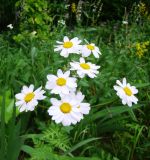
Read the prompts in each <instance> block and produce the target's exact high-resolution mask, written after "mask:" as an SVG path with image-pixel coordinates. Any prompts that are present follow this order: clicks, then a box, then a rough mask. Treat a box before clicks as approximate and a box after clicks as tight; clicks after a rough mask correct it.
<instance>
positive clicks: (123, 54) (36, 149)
mask: <svg viewBox="0 0 150 160" xmlns="http://www.w3.org/2000/svg"><path fill="white" fill-rule="evenodd" d="M93 3H94V4H96V1H95V2H93ZM113 3H117V4H116V5H115V6H118V2H117V1H114V2H112V5H113ZM17 5H18V6H22V3H20V4H17ZM88 5H89V4H88ZM48 6H51V8H49V7H48ZM52 6H53V8H52ZM57 6H58V4H56V3H55V2H54V3H51V4H50V3H48V1H40V2H39V1H36V2H35V1H34V0H30V1H29V0H26V1H24V2H23V10H22V11H21V17H20V22H21V23H20V31H19V32H17V35H16V39H15V36H14V33H15V32H8V33H5V34H3V35H0V52H1V53H0V68H1V69H0V93H2V92H3V91H4V88H5V87H6V88H7V89H6V91H5V96H0V102H1V103H3V104H2V107H1V109H0V118H1V122H0V155H1V157H2V160H4V159H6V160H7V159H8V160H16V159H17V157H18V155H19V152H20V148H21V151H22V152H20V159H26V160H46V159H47V160H49V159H50V160H53V159H54V160H67V159H68V160H74V159H75V160H82V159H83V160H88V159H90V160H119V159H120V160H132V159H139V160H143V159H149V158H150V155H149V150H150V129H149V124H150V123H149V116H148V115H149V114H150V110H149V102H150V82H149V73H150V63H149V47H147V50H148V51H147V54H143V56H142V57H141V58H139V57H138V56H137V50H136V48H135V45H136V44H137V43H140V44H141V43H143V42H146V41H149V36H148V35H150V21H149V20H148V16H147V17H144V18H142V15H140V16H141V21H136V17H138V16H139V15H138V13H135V12H134V11H133V12H131V14H132V15H128V22H129V24H122V22H121V21H120V22H115V23H114V22H109V23H106V24H103V25H101V26H99V27H95V25H96V23H98V19H97V18H96V14H94V16H93V17H94V18H93V19H92V16H91V15H90V10H87V9H85V11H86V12H87V14H88V16H89V21H92V20H93V22H92V23H93V27H88V28H81V27H80V28H77V29H76V30H74V31H73V32H68V30H66V28H65V26H64V27H61V26H58V27H54V25H52V24H53V22H54V19H55V18H56V17H57V16H58V17H59V15H56V17H55V18H54V17H53V16H51V14H49V13H55V9H54V8H55V7H56V8H57ZM63 7H64V6H61V9H60V8H59V7H58V10H56V13H57V14H58V12H59V9H60V10H61V11H62V12H63V11H64V10H63ZM89 7H90V6H89ZM136 7H137V6H136ZM91 8H92V7H91ZM122 11H123V10H122ZM122 11H121V8H119V11H118V13H119V12H122ZM63 13H64V12H63ZM91 14H93V13H91ZM119 14H120V13H119ZM90 16H91V17H90ZM112 16H113V15H112ZM52 17H53V18H54V19H53V18H52ZM62 17H63V18H64V17H65V16H64V15H62ZM56 19H57V18H56ZM56 19H55V20H56ZM32 20H33V21H32ZM51 27H52V30H51ZM50 30H51V33H50ZM33 31H36V32H37V34H35V35H34V34H33V33H32V32H33ZM49 33H50V34H49ZM64 35H68V36H69V37H70V38H71V37H74V36H78V37H80V39H82V40H83V39H87V40H88V41H89V42H93V43H95V44H96V45H97V46H99V47H100V50H101V52H102V55H101V57H100V59H94V57H93V56H92V55H91V56H90V57H88V58H87V61H91V62H93V63H95V64H97V65H100V66H101V68H100V70H99V71H100V74H99V75H98V76H97V78H95V79H89V78H87V77H85V78H84V79H82V80H80V81H79V83H78V84H79V86H78V87H79V90H81V91H82V92H83V93H84V94H85V101H87V102H88V103H90V104H91V111H90V114H89V115H86V116H85V118H84V119H83V120H82V121H81V122H80V123H78V124H77V125H75V126H71V127H62V126H61V125H58V124H54V123H52V121H51V120H50V119H51V118H50V117H49V116H48V114H47V109H48V107H49V106H50V103H49V99H46V101H44V102H40V103H39V105H38V106H37V107H36V110H35V112H34V113H31V114H28V113H22V114H19V116H18V117H17V120H18V123H17V124H16V123H15V115H14V113H15V107H14V97H13V95H12V93H11V92H12V91H14V93H18V92H19V91H20V88H21V87H22V86H23V85H28V84H35V86H36V87H39V86H45V82H46V75H47V74H55V73H56V71H57V69H58V68H61V69H63V70H68V68H69V62H70V61H72V60H78V59H79V56H78V55H77V56H76V55H75V56H74V55H70V56H69V58H67V59H64V58H62V57H61V56H60V55H59V53H55V52H54V51H53V50H54V47H53V46H54V45H55V44H56V40H61V39H62V38H63V36H64ZM11 36H14V39H15V41H16V42H19V43H17V44H14V41H12V40H10V37H11ZM123 77H126V78H127V79H128V81H129V83H131V84H132V85H135V86H136V87H137V88H138V90H139V93H138V95H137V97H138V99H139V102H138V104H137V105H133V106H132V108H129V107H127V106H122V104H121V100H120V99H119V98H118V97H117V96H116V94H115V91H114V89H113V86H114V84H115V82H116V80H118V79H122V78H123ZM47 94H48V95H49V93H47ZM50 97H51V95H50ZM15 114H16V113H15ZM20 123H21V124H20ZM20 125H21V126H20ZM25 126H27V129H26V127H25ZM20 127H21V129H22V128H24V129H22V130H26V132H25V133H24V135H23V136H21V137H20V132H22V130H21V129H20ZM20 130H21V131H20ZM31 133H32V134H31ZM22 139H23V140H25V145H22ZM1 157H0V158H1ZM86 157H87V158H86Z"/></svg>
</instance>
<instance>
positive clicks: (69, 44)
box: [63, 41, 73, 48]
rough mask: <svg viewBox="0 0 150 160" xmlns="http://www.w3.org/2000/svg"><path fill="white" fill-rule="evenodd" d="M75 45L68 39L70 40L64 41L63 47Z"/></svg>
mask: <svg viewBox="0 0 150 160" xmlns="http://www.w3.org/2000/svg"><path fill="white" fill-rule="evenodd" d="M72 46H73V43H72V42H70V41H68V42H64V44H63V47H64V48H71V47H72Z"/></svg>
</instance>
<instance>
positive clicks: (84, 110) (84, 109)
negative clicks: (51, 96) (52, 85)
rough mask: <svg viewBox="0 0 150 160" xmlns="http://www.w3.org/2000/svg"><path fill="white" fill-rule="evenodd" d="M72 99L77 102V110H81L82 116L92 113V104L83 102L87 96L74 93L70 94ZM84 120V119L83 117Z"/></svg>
mask: <svg viewBox="0 0 150 160" xmlns="http://www.w3.org/2000/svg"><path fill="white" fill-rule="evenodd" d="M60 96H61V98H63V97H64V96H65V95H60ZM69 97H70V99H75V100H76V102H77V104H78V105H77V108H78V109H79V111H80V113H81V114H82V115H84V114H89V111H90V104H89V103H85V102H83V100H84V98H85V95H83V94H82V93H81V92H77V94H76V93H75V92H72V93H70V94H69ZM82 118H83V117H82Z"/></svg>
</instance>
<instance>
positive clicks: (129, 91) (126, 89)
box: [123, 87, 132, 96]
mask: <svg viewBox="0 0 150 160" xmlns="http://www.w3.org/2000/svg"><path fill="white" fill-rule="evenodd" d="M123 90H124V92H125V94H126V95H128V96H131V95H132V91H131V90H130V88H128V87H124V88H123Z"/></svg>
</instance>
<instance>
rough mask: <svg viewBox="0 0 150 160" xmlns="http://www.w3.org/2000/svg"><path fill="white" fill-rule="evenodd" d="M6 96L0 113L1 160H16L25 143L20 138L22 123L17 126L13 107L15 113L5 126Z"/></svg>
mask: <svg viewBox="0 0 150 160" xmlns="http://www.w3.org/2000/svg"><path fill="white" fill-rule="evenodd" d="M5 100H6V96H5V93H3V98H2V103H1V113H0V117H1V119H0V155H1V157H0V159H1V160H4V159H5V160H16V159H17V158H18V156H19V153H20V150H21V145H22V144H23V141H22V139H21V137H20V135H19V134H20V125H21V124H20V121H19V122H18V123H17V124H15V108H14V105H13V113H11V112H10V113H11V114H12V117H11V119H10V121H9V123H8V124H7V125H6V124H5V116H6V117H7V114H5V109H6V108H5V105H6V101H5Z"/></svg>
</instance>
